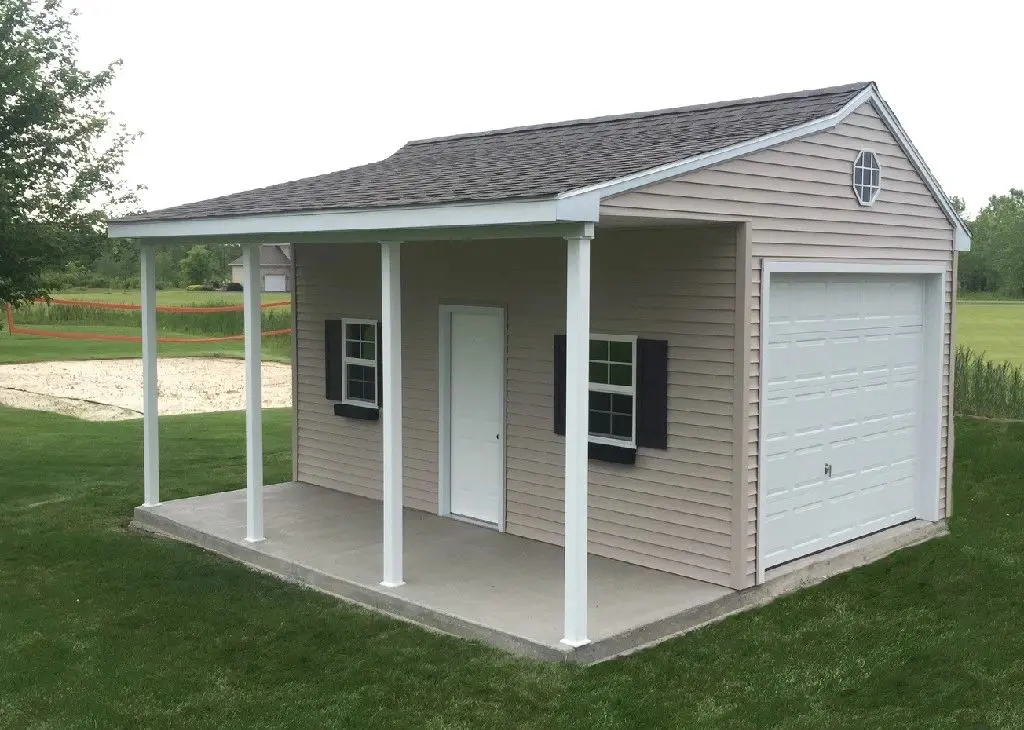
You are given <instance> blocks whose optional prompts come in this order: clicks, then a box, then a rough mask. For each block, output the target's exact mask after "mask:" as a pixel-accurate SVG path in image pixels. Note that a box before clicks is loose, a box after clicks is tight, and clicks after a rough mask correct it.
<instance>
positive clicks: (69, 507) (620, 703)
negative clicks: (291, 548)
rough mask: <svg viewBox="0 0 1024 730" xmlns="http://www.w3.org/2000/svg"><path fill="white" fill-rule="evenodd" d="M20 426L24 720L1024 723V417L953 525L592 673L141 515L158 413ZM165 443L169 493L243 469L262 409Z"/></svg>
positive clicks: (1008, 431) (961, 436)
mask: <svg viewBox="0 0 1024 730" xmlns="http://www.w3.org/2000/svg"><path fill="white" fill-rule="evenodd" d="M289 423H290V419H289V413H288V412H287V411H269V412H267V414H266V417H265V432H266V433H265V437H266V440H265V445H266V478H267V480H268V481H271V482H272V481H276V480H283V479H286V478H288V475H289V474H290V466H289V447H290V433H289ZM0 433H2V434H3V443H2V446H0V475H2V478H0V627H2V630H0V688H2V689H0V726H3V727H17V728H21V727H54V728H79V727H81V728H85V727H89V728H92V727H129V726H130V727H240V728H256V727H295V728H318V727H359V728H364V727H387V726H393V727H410V728H446V727H453V728H454V727H464V728H470V727H472V728H476V727H495V728H508V727H517V728H526V727H536V728H556V727H573V728H577V727H578V728H611V727H626V728H669V727H673V728H690V727H693V728H705V727H729V728H765V727H787V728H814V729H815V730H818V729H820V728H831V727H853V728H903V727H926V728H935V727H940V728H941V727H949V728H960V727H1021V726H1024V631H1022V630H1021V626H1022V625H1024V600H1022V596H1024V594H1022V589H1021V586H1022V585H1024V521H1022V520H1021V519H1020V515H1021V513H1022V511H1024V425H1006V424H996V423H983V422H973V421H965V422H963V423H961V424H960V426H959V432H958V438H957V473H956V498H955V505H956V508H957V512H956V515H955V516H954V518H953V519H952V523H951V529H952V535H951V536H950V537H947V538H943V539H940V540H935V541H932V542H930V543H928V544H925V545H920V546H917V547H914V548H910V549H908V550H904V551H902V552H900V553H898V554H896V555H894V556H892V557H890V558H888V559H886V560H883V561H881V562H878V563H875V564H873V565H870V566H866V567H864V568H861V569H859V570H856V571H854V572H852V573H848V574H845V575H842V576H838V577H836V578H833V579H832V580H829V581H828V582H826V583H825V584H823V585H821V586H818V587H815V588H811V589H808V590H805V591H802V592H800V593H797V594H794V595H791V596H788V597H785V598H783V599H781V600H779V601H777V602H776V603H774V604H772V605H770V606H767V607H765V608H763V609H760V610H757V611H753V612H750V613H746V614H741V615H738V616H734V617H731V618H729V619H726V620H725V621H723V622H721V623H719V624H716V625H714V626H711V627H707V628H705V629H703V630H701V631H698V632H695V633H692V634H689V635H687V636H685V637H682V638H679V639H675V640H672V641H669V642H666V643H664V644H662V645H660V646H657V647H654V648H652V649H649V650H646V651H643V652H640V653H638V654H636V655H633V656H630V657H626V658H623V659H620V660H615V661H611V662H608V663H605V664H601V665H597V666H594V667H590V668H581V667H576V666H565V665H550V664H542V663H538V662H534V661H529V660H524V659H518V658H513V657H511V656H508V655H506V654H504V653H502V652H500V651H497V650H492V649H489V648H487V647H484V646H482V645H479V644H475V643H472V642H467V641H462V640H457V639H453V638H448V637H444V636H441V635H437V634H432V633H428V632H426V631H423V630H421V629H418V628H416V627H414V626H411V625H408V624H404V623H401V622H398V621H395V620H391V619H388V618H385V617H383V616H378V615H375V614H373V613H370V612H368V611H365V610H361V609H359V608H355V607H352V606H348V605H345V604H343V603H340V602H338V601H336V600H334V599H332V598H330V597H328V596H324V595H321V594H319V593H316V592H313V591H309V590H304V589H301V588H299V587H297V586H294V585H289V584H286V583H283V582H281V581H278V580H276V579H274V578H271V577H269V576H266V575H261V574H259V573H255V572H251V571H249V570H247V569H245V568H244V567H242V566H240V565H237V564H234V563H232V562H230V561H227V560H224V559H221V558H219V557H216V556H214V555H212V554H208V553H205V552H203V551H202V550H199V549H197V548H193V547H190V546H186V545H182V544H179V543H175V542H171V541H167V540H160V539H156V538H153V537H149V536H145V535H140V534H134V533H132V532H130V531H128V530H127V529H126V525H127V523H128V520H129V517H130V514H131V510H132V507H134V506H135V505H136V504H138V503H139V501H140V498H141V493H142V486H141V480H142V459H141V437H142V425H141V423H140V422H138V421H126V422H119V423H86V422H82V421H77V420H74V419H70V418H67V417H62V416H57V415H52V414H46V413H34V412H27V411H16V410H11V409H3V408H0ZM161 451H162V454H163V462H162V479H163V483H162V491H163V496H164V497H165V498H167V499H172V498H176V497H183V496H186V495H192V494H202V493H207V492H212V491H218V490H223V489H231V488H239V487H241V486H242V485H243V483H244V471H245V470H244V424H243V414H241V413H224V414H212V415H202V416H184V417H171V418H164V419H161ZM55 454H60V458H59V459H58V458H54V455H55ZM241 518H242V515H241V514H239V519H241ZM409 578H410V579H411V580H415V576H409Z"/></svg>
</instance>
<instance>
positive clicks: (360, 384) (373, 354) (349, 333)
mask: <svg viewBox="0 0 1024 730" xmlns="http://www.w3.org/2000/svg"><path fill="white" fill-rule="evenodd" d="M342 332H343V333H344V344H343V348H344V349H343V353H344V354H343V356H342V373H343V375H342V384H343V385H342V387H343V391H342V402H343V403H348V404H351V405H356V406H371V407H374V408H376V407H377V388H378V387H379V386H378V377H377V323H376V322H374V321H373V320H369V319H343V320H342Z"/></svg>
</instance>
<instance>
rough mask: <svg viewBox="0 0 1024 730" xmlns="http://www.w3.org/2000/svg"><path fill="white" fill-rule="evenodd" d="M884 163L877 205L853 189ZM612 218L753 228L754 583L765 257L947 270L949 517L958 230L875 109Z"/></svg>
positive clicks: (699, 174) (691, 180)
mask: <svg viewBox="0 0 1024 730" xmlns="http://www.w3.org/2000/svg"><path fill="white" fill-rule="evenodd" d="M864 148H870V149H873V150H874V151H875V152H876V153H877V154H878V157H879V160H880V162H881V165H882V181H883V182H882V192H881V194H880V195H879V197H878V200H877V201H876V202H875V203H874V205H872V206H871V207H870V208H864V207H861V206H860V205H859V204H858V203H857V201H856V200H855V199H854V197H853V194H852V191H851V174H852V164H853V160H854V158H855V157H856V154H857V152H858V151H859V150H861V149H864ZM601 213H602V215H606V214H607V215H615V216H633V217H641V218H644V219H652V218H653V219H657V218H667V219H685V218H687V217H691V218H693V219H698V220H706V221H715V220H721V221H749V223H750V226H751V245H752V255H753V269H752V277H753V279H752V282H753V300H752V303H751V309H750V314H751V322H752V324H753V327H754V329H753V332H752V333H751V334H752V336H751V343H750V366H751V374H750V389H749V400H748V414H747V415H748V418H749V427H748V443H749V444H750V452H749V453H750V454H751V457H750V459H749V460H748V464H747V472H748V473H747V484H748V494H747V496H748V505H749V513H748V517H747V525H748V528H747V531H748V537H749V540H748V543H747V545H748V548H747V556H748V559H747V571H746V575H747V584H748V585H752V584H753V582H754V579H755V569H756V565H755V558H754V552H753V546H754V545H755V544H756V543H755V540H756V529H757V514H756V496H757V477H758V475H757V456H756V455H757V437H758V410H759V400H758V399H759V368H760V332H759V329H760V326H761V311H760V309H761V302H760V292H761V286H762V282H761V267H762V264H763V261H764V260H765V259H769V258H770V259H775V260H777V259H833V260H842V261H861V262H865V263H870V262H880V263H886V262H887V263H893V262H907V263H933V262H942V263H945V264H946V268H947V272H948V274H947V280H946V292H945V314H944V317H945V353H944V376H943V377H944V379H945V384H944V385H945V387H944V392H945V393H946V394H947V395H946V397H944V398H943V404H942V420H943V434H944V437H943V439H942V447H941V452H942V453H941V459H942V461H941V465H940V472H941V480H942V484H943V489H942V490H941V492H940V493H941V495H942V496H941V497H940V500H941V501H940V515H941V516H945V515H946V513H947V507H946V499H947V496H946V495H947V493H948V484H949V480H950V477H951V474H950V470H951V467H950V465H949V453H948V449H949V444H950V443H951V437H950V436H949V430H950V427H951V426H950V410H949V401H950V397H949V394H950V393H951V390H950V388H951V386H950V384H949V370H950V365H951V359H952V352H951V328H952V313H953V298H954V289H953V279H954V269H953V262H954V256H955V254H954V250H953V228H952V226H951V224H950V223H949V221H948V220H947V219H946V217H945V215H944V213H943V212H942V210H941V208H940V206H939V205H938V203H937V202H936V200H935V198H934V197H933V195H932V193H931V192H930V190H929V189H928V187H927V186H926V185H925V183H924V181H923V180H922V178H921V176H920V175H919V174H918V173H917V171H916V170H915V169H914V167H913V165H912V163H911V162H910V160H909V159H908V158H907V157H906V155H905V154H904V153H903V150H902V149H901V148H900V147H899V145H898V143H897V141H896V139H895V137H893V135H892V134H891V133H890V132H889V130H888V129H887V128H886V126H885V124H884V123H883V121H882V119H881V118H880V116H879V115H878V113H877V111H876V110H875V109H874V108H873V107H872V106H871V104H865V105H864V106H862V107H861V108H860V109H858V110H857V111H855V112H854V113H853V114H851V115H850V116H849V117H848V118H847V119H846V120H845V121H844V122H843V123H842V124H840V125H839V126H837V127H836V128H834V129H832V130H829V131H826V132H822V133H818V134H815V135H811V136H808V137H806V138H803V139H800V140H795V141H791V142H787V143H784V144H781V145H778V146H777V147H774V148H771V149H768V150H763V151H761V152H755V153H753V154H751V155H748V156H746V157H742V158H738V159H735V160H730V161H727V162H724V163H722V164H720V165H717V166H715V167H711V168H708V169H705V170H698V171H695V172H692V173H688V174H685V175H681V176H679V177H677V178H674V179H672V180H666V181H663V182H660V183H655V184H652V185H649V186H647V187H645V188H641V189H639V190H636V191H632V192H628V193H624V194H622V195H619V196H616V197H614V198H610V199H608V200H605V201H603V202H602V205H601Z"/></svg>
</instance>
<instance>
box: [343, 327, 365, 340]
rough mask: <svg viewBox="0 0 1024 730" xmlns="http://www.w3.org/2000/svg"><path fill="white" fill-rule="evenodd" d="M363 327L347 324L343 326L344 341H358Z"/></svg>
mask: <svg viewBox="0 0 1024 730" xmlns="http://www.w3.org/2000/svg"><path fill="white" fill-rule="evenodd" d="M362 331H363V326H362V325H361V324H347V325H345V339H346V340H360V339H362V337H360V334H362Z"/></svg>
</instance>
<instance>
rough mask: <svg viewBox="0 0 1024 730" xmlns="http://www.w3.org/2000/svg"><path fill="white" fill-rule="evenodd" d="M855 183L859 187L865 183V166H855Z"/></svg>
mask: <svg viewBox="0 0 1024 730" xmlns="http://www.w3.org/2000/svg"><path fill="white" fill-rule="evenodd" d="M853 184H854V185H855V186H856V187H858V188H859V187H860V186H861V185H863V184H864V168H863V167H860V166H858V167H855V168H853Z"/></svg>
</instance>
